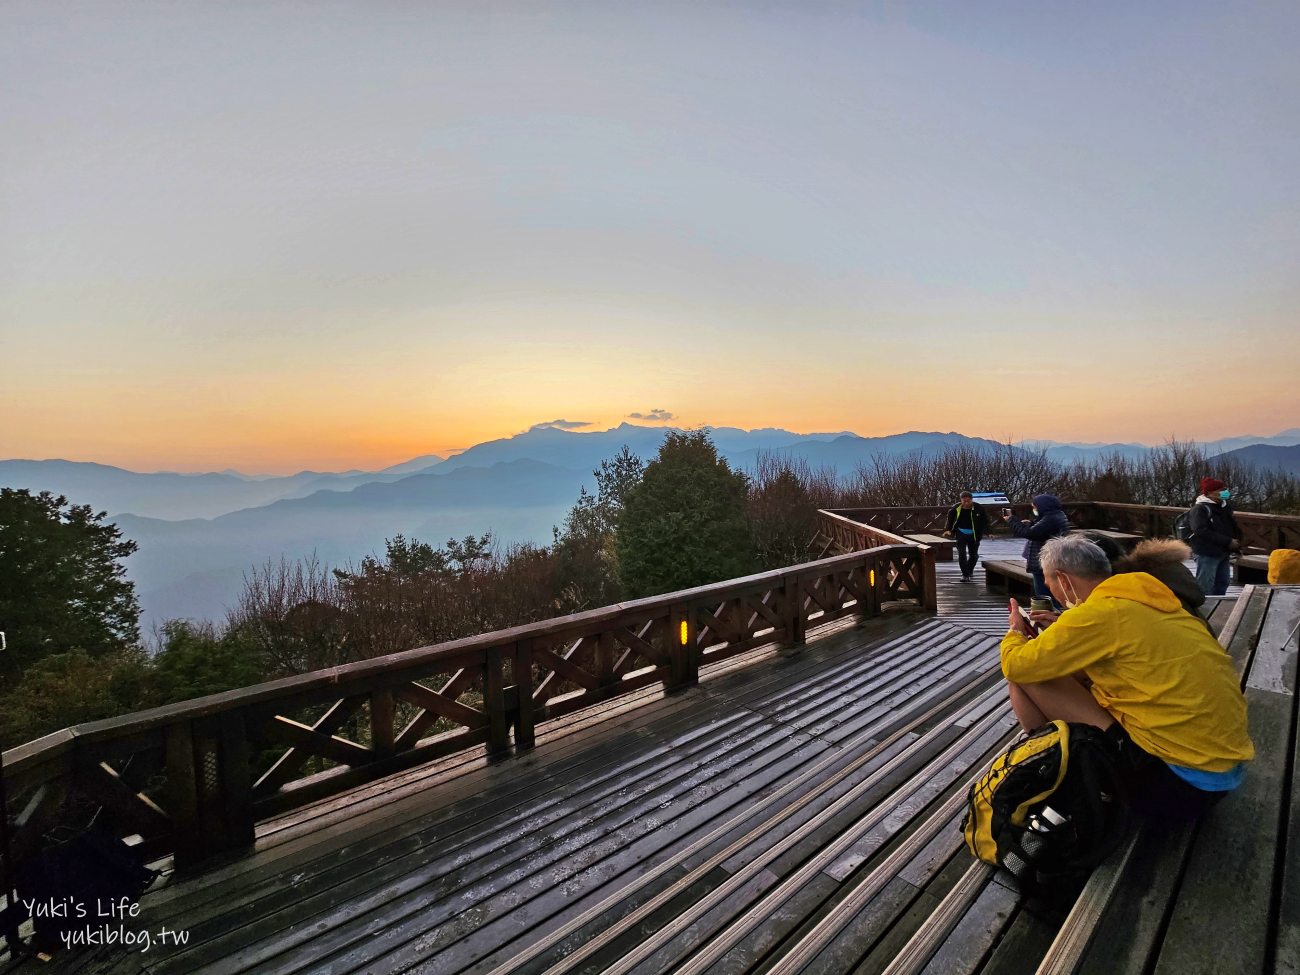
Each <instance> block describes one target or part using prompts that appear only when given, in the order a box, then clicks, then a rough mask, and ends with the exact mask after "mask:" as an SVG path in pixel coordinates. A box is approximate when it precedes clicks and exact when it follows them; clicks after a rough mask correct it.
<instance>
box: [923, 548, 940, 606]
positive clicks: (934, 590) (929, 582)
mask: <svg viewBox="0 0 1300 975" xmlns="http://www.w3.org/2000/svg"><path fill="white" fill-rule="evenodd" d="M934 563H935V551H934V549H932V548H930V547H929V546H928V545H923V546H921V592H922V600H921V605H922V607H923V608H924V609H926V610H928V611H929V612H931V613H937V612H938V611H939V587H938V582H937V579H936V575H935V568H934Z"/></svg>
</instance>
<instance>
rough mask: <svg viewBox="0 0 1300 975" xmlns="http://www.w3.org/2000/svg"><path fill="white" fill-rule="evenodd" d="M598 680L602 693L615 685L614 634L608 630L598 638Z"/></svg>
mask: <svg viewBox="0 0 1300 975" xmlns="http://www.w3.org/2000/svg"><path fill="white" fill-rule="evenodd" d="M596 678H597V679H598V680H599V681H600V689H601V690H602V691H604V690H607V689H609V688H610V687H611V686H612V685H613V684H614V634H612V633H610V632H609V631H608V630H606V631H605V632H603V633H600V634H599V635H597V637H596Z"/></svg>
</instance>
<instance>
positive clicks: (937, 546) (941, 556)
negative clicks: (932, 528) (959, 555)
mask: <svg viewBox="0 0 1300 975" xmlns="http://www.w3.org/2000/svg"><path fill="white" fill-rule="evenodd" d="M903 537H904V538H910V539H911V540H912V541H914V542H916V543H917V544H919V545H928V546H930V548H932V549H934V558H935V561H936V562H951V561H952V558H953V556H952V553H953V550H954V549H955V548H956V547H957V542H956V541H955V540H954V539H951V538H944V537H943V536H942V535H929V534H925V533H922V534H919V535H913V534H907V535H904V536H903Z"/></svg>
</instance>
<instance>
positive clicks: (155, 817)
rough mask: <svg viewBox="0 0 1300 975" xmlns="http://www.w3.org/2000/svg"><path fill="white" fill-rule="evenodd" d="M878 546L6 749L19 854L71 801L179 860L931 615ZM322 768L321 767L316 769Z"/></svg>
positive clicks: (919, 549)
mask: <svg viewBox="0 0 1300 975" xmlns="http://www.w3.org/2000/svg"><path fill="white" fill-rule="evenodd" d="M876 534H877V536H878V537H882V538H883V537H885V536H888V540H889V541H890V542H891V543H892V542H893V541H894V540H895V539H898V541H899V542H900V544H887V545H872V546H870V547H869V548H866V549H865V550H859V551H849V552H847V553H846V554H843V555H838V556H834V557H832V558H828V559H821V560H818V561H816V562H810V563H805V564H802V565H795V566H789V567H786V568H783V569H777V570H772V571H769V572H761V573H757V574H754V575H750V576H745V577H743V578H739V579H729V580H726V581H724V582H720V583H717V584H714V585H708V586H700V587H696V588H693V589H687V590H682V591H679V592H673V593H667V594H664V595H662V596H653V597H649V598H646V599H638V600H631V601H628V602H623V603H618V604H615V605H612V606H605V607H601V608H599V609H593V610H589V611H587V612H583V613H577V614H574V615H571V616H565V617H560V618H558V619H552V620H544V621H541V622H537V623H530V624H527V625H523V626H516V627H511V628H509V629H505V630H498V631H495V632H492V633H485V634H481V635H478V636H473V637H467V638H464V639H460V640H454V641H450V642H448V643H443V644H439V645H436V646H429V647H420V648H417V649H413V650H407V651H403V652H401V653H396V654H391V655H388V656H385V657H379V658H375V659H373V660H364V661H358V662H356V663H350V664H345V665H343V666H339V667H332V668H329V669H326V670H321V671H315V672H313V673H309V674H302V675H299V676H295V677H288V678H284V679H282V680H276V681H269V682H266V683H263V684H258V685H255V686H253V687H246V688H240V689H238V690H233V691H226V692H223V693H220V694H212V695H208V696H207V697H202V698H198V699H196V700H192V701H185V702H181V703H178V704H171V705H167V706H164V707H160V708H153V709H150V710H147V711H141V712H138V713H135V714H129V715H124V716H121V717H117V718H110V719H107V720H103V721H95V722H89V723H86V724H81V725H76V726H73V727H71V728H67V729H64V730H62V731H59V732H56V733H54V734H53V735H48V736H46V737H45V738H42V739H40V740H38V741H34V742H29V743H27V744H25V745H20V746H18V747H17V748H13V749H10V750H8V751H6V752H5V753H4V765H5V769H4V775H5V782H6V785H7V786H9V794H10V795H11V796H13V797H15V798H16V799H18V800H19V802H18V805H20V806H22V808H23V814H22V816H21V817H20V822H19V826H18V830H17V832H16V835H15V849H16V851H17V852H18V854H19V855H20V856H21V855H22V854H23V853H24V852H25V851H28V850H30V849H32V848H33V847H34V846H36V845H38V844H39V842H40V837H41V835H42V834H43V833H44V832H46V831H47V830H48V829H49V828H50V827H51V826H53V825H55V824H57V823H58V822H60V821H61V820H62V819H67V818H68V817H69V815H70V814H71V812H72V811H74V810H76V809H78V808H82V809H84V808H98V809H99V811H100V813H101V821H102V822H103V821H106V822H108V823H109V824H111V825H112V826H113V828H115V829H116V830H117V832H118V834H119V835H122V836H131V835H134V836H136V837H138V840H137V842H139V843H141V844H142V847H143V849H144V850H145V852H146V853H147V854H148V855H150V856H154V855H162V854H166V853H173V854H174V855H175V862H176V864H177V865H178V867H181V868H185V867H187V866H193V865H195V864H198V863H201V862H203V861H204V860H205V859H207V858H209V857H211V856H213V855H215V854H218V853H221V852H223V851H230V850H239V849H243V848H246V847H247V846H248V845H249V844H250V843H251V842H252V840H253V830H254V826H255V824H256V823H257V822H259V821H262V820H264V819H266V818H269V817H271V816H274V815H277V814H279V813H282V812H284V811H285V810H287V809H292V808H296V807H298V806H302V805H305V804H307V803H309V802H313V801H317V800H319V799H322V798H327V797H330V796H333V795H338V794H340V793H341V792H343V791H344V790H346V789H349V788H352V787H354V786H356V785H358V784H360V783H362V782H366V781H372V780H374V779H377V778H380V777H382V776H385V775H388V774H391V773H392V772H394V771H397V770H399V769H402V768H408V767H411V766H414V765H417V764H422V763H424V762H428V761H432V760H434V759H436V758H439V757H442V756H445V755H448V754H451V753H453V752H456V751H461V750H463V749H466V748H470V747H476V746H480V745H481V746H486V748H487V750H488V751H489V752H503V751H505V750H507V749H509V748H510V747H511V746H512V744H513V747H514V748H516V749H523V748H528V747H531V746H532V744H533V742H534V739H535V734H536V728H537V727H538V726H539V725H541V724H543V723H545V722H546V721H550V720H554V719H557V718H559V717H562V716H564V715H567V714H569V713H571V712H573V711H576V710H579V709H581V708H584V707H588V706H590V705H592V704H595V703H597V702H600V701H604V700H608V699H609V698H612V697H617V696H620V695H625V694H630V693H633V692H635V691H638V690H640V689H641V688H644V687H647V686H649V685H652V684H661V685H662V686H663V688H664V689H665V690H668V691H672V690H676V689H679V688H684V687H687V686H690V685H692V684H694V683H695V682H696V681H697V680H698V678H699V673H700V669H701V667H703V666H707V665H709V664H711V663H713V662H714V661H719V660H723V659H726V658H728V657H731V656H735V655H736V654H739V653H743V652H746V651H748V650H750V649H752V648H754V647H756V646H760V645H763V644H770V643H781V644H786V645H798V644H800V643H802V642H803V640H804V634H805V632H806V630H807V628H808V627H809V626H810V625H819V624H821V623H824V622H829V621H831V620H834V619H837V618H839V617H842V616H844V615H848V614H857V615H863V616H870V615H874V614H876V613H879V612H880V610H881V607H882V605H883V604H884V603H887V602H891V601H898V600H904V601H912V602H914V603H916V604H918V605H919V606H922V607H926V608H931V609H932V608H933V605H934V597H933V591H934V565H933V557H932V553H929V550H928V549H927V548H926V547H925V546H923V545H916V544H913V543H911V542H907V541H905V540H903V539H900V538H898V536H893V535H890V534H888V533H876ZM327 765H328V766H332V767H329V768H326V767H325V766H327Z"/></svg>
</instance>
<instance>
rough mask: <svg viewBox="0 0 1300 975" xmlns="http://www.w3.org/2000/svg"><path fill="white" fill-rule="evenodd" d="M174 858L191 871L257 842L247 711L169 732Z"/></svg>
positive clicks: (167, 749) (173, 727)
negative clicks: (208, 860)
mask: <svg viewBox="0 0 1300 975" xmlns="http://www.w3.org/2000/svg"><path fill="white" fill-rule="evenodd" d="M164 751H165V755H166V761H167V795H168V802H169V804H170V805H171V807H172V808H171V809H169V810H168V812H169V815H170V816H171V819H172V828H173V830H174V839H175V853H174V856H173V862H174V863H175V865H176V868H177V869H178V870H181V871H185V870H189V869H191V868H192V867H195V866H197V865H198V864H200V863H202V862H203V861H205V860H207V859H209V858H210V857H214V856H217V855H219V854H223V853H233V852H238V851H242V850H246V849H248V848H249V847H251V846H252V845H253V840H254V834H253V778H252V767H251V761H250V759H251V756H250V749H249V746H248V732H247V728H246V727H245V719H244V712H243V711H238V710H237V711H226V712H224V713H222V714H219V715H216V716H214V717H211V718H200V719H196V720H194V721H182V722H177V723H176V724H174V725H170V726H168V728H167V731H166V738H165V743H164Z"/></svg>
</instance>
